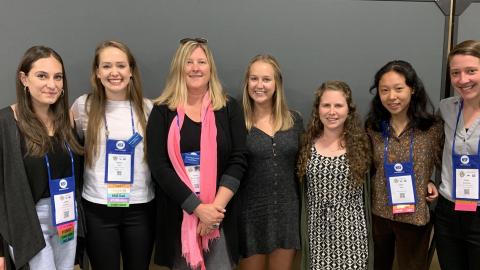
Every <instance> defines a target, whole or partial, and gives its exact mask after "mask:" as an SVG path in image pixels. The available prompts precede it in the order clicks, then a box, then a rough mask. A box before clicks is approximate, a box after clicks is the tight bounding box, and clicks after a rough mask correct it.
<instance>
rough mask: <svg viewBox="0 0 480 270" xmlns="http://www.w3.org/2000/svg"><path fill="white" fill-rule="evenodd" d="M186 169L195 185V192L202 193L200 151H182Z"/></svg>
mask: <svg viewBox="0 0 480 270" xmlns="http://www.w3.org/2000/svg"><path fill="white" fill-rule="evenodd" d="M182 159H183V164H185V171H186V172H187V175H188V178H189V179H190V182H191V183H192V186H193V192H195V193H196V194H197V195H198V194H200V151H196V152H187V153H182Z"/></svg>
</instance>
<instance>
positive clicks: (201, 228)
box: [197, 222, 218, 236]
mask: <svg viewBox="0 0 480 270" xmlns="http://www.w3.org/2000/svg"><path fill="white" fill-rule="evenodd" d="M216 228H218V227H214V226H209V225H207V224H205V223H203V222H199V223H198V227H197V233H198V234H199V235H200V236H205V235H207V234H210V233H211V232H213V230H215V229H216Z"/></svg>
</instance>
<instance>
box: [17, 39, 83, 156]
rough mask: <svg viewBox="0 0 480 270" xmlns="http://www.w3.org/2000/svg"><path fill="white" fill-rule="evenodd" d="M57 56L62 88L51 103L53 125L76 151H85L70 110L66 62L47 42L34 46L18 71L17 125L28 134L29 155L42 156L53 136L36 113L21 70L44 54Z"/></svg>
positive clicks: (47, 56)
mask: <svg viewBox="0 0 480 270" xmlns="http://www.w3.org/2000/svg"><path fill="white" fill-rule="evenodd" d="M49 57H53V58H55V59H56V60H57V61H58V62H59V63H60V64H61V66H62V75H63V89H62V94H60V96H59V97H58V99H57V101H55V103H53V104H51V105H50V108H49V110H50V111H51V112H52V114H53V129H54V132H55V137H56V138H58V139H60V140H62V141H64V142H66V143H68V145H69V146H70V148H71V149H72V151H73V152H75V153H77V154H83V147H82V146H81V145H80V144H79V143H78V141H77V140H76V137H75V134H74V131H73V129H72V126H71V122H70V117H69V115H70V114H69V111H68V86H67V75H66V74H65V66H64V65H63V60H62V58H61V57H60V55H59V54H58V53H57V52H56V51H54V50H53V49H52V48H49V47H45V46H33V47H31V48H29V49H28V50H27V51H26V52H25V54H24V55H23V57H22V60H21V61H20V64H19V65H18V68H17V73H16V90H17V106H16V109H15V110H16V117H17V125H18V128H19V130H20V132H21V133H22V135H23V136H24V137H25V144H26V150H27V155H30V156H35V157H40V156H43V155H45V154H46V153H47V152H48V150H49V149H51V148H52V144H51V140H50V137H49V135H48V130H47V127H46V126H45V124H44V123H43V122H42V121H41V120H40V118H38V117H37V115H36V114H35V111H34V109H33V107H32V98H31V95H30V92H29V90H28V87H25V86H24V85H23V83H22V80H21V78H20V77H21V73H23V74H25V75H27V74H28V73H29V72H30V70H31V69H32V66H33V64H34V63H35V62H37V61H38V60H40V59H43V58H49Z"/></svg>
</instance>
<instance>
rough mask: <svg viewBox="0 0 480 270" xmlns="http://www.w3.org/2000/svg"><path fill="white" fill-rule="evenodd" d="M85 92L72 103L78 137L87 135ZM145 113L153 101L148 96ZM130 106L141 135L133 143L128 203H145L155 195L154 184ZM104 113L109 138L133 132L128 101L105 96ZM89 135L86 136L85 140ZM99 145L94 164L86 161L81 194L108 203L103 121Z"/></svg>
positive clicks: (142, 132) (116, 138)
mask: <svg viewBox="0 0 480 270" xmlns="http://www.w3.org/2000/svg"><path fill="white" fill-rule="evenodd" d="M86 99H87V95H83V96H81V97H79V98H77V100H75V102H74V103H73V105H72V113H73V117H74V120H75V125H76V130H77V133H78V135H79V137H80V138H82V139H83V138H84V137H85V136H86V134H87V133H86V131H87V126H88V118H87V115H86V111H85V101H86ZM143 102H144V110H145V113H146V115H145V117H146V118H147V119H148V116H149V115H150V111H151V110H152V107H153V104H152V102H151V101H150V100H148V99H144V100H143ZM132 110H133V117H134V125H135V131H136V132H138V133H139V134H140V135H142V137H143V140H141V141H140V143H138V144H137V146H136V147H135V159H134V173H133V175H134V176H133V177H134V180H133V184H132V186H131V189H130V203H131V204H138V203H146V202H149V201H151V200H152V199H153V198H154V197H155V192H154V187H153V183H152V179H151V175H150V169H149V168H148V165H147V161H146V159H145V158H144V151H143V148H144V147H143V144H144V141H145V133H144V131H143V130H142V128H141V126H140V123H139V122H138V116H137V115H136V114H135V110H134V108H133V107H132ZM105 117H106V120H107V125H108V132H109V138H110V139H115V140H127V139H129V138H130V137H131V136H132V135H133V134H132V124H131V123H132V122H131V113H130V101H128V100H126V101H113V100H107V104H106V107H105ZM86 140H88V138H85V141H86ZM98 144H99V148H98V152H97V156H96V157H94V161H93V166H92V167H89V166H87V165H86V164H85V170H84V176H83V179H84V183H83V192H82V197H83V198H84V199H86V200H87V201H90V202H93V203H98V204H107V184H105V155H106V153H105V152H106V136H105V124H104V123H103V121H102V124H101V126H100V127H99V141H98Z"/></svg>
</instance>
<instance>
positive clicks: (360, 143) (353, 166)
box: [297, 81, 371, 186]
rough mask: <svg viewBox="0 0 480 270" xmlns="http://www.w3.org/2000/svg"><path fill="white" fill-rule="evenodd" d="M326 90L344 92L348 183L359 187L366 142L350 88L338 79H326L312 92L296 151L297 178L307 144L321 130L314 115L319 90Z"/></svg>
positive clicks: (366, 161) (307, 154) (365, 161)
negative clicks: (346, 113) (306, 121)
mask: <svg viewBox="0 0 480 270" xmlns="http://www.w3.org/2000/svg"><path fill="white" fill-rule="evenodd" d="M327 90H331V91H339V92H342V93H343V94H344V95H345V99H346V101H347V105H348V116H347V119H346V120H345V124H344V126H343V140H344V142H345V145H344V146H345V148H346V150H347V159H348V162H349V165H350V172H351V180H352V183H353V185H354V186H360V185H362V183H363V182H364V179H365V174H366V173H367V171H368V170H369V168H370V163H371V159H370V155H371V154H370V142H369V140H368V136H367V134H366V133H365V130H364V129H363V128H362V125H361V123H360V118H359V116H358V114H357V112H356V107H355V104H354V103H353V100H352V90H350V87H349V86H348V85H347V84H346V83H345V82H342V81H326V82H324V83H323V84H322V85H321V86H320V88H318V89H317V91H315V101H314V103H313V108H312V114H311V119H310V122H309V124H308V128H307V131H306V132H305V134H304V135H303V138H302V145H301V150H300V154H299V160H298V166H297V169H298V170H297V172H298V176H299V179H300V181H302V180H303V177H304V176H305V174H306V170H307V163H308V160H309V159H310V157H311V147H312V145H313V143H314V142H315V140H316V139H317V138H318V137H320V136H321V135H322V134H323V131H324V126H323V124H322V121H320V116H319V114H318V107H319V105H320V100H321V98H322V95H323V93H324V92H325V91H327Z"/></svg>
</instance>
